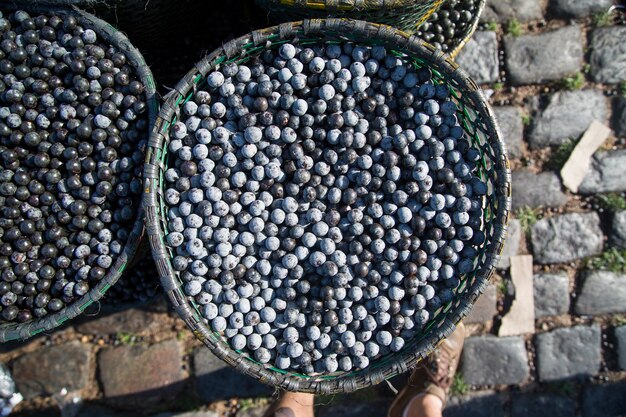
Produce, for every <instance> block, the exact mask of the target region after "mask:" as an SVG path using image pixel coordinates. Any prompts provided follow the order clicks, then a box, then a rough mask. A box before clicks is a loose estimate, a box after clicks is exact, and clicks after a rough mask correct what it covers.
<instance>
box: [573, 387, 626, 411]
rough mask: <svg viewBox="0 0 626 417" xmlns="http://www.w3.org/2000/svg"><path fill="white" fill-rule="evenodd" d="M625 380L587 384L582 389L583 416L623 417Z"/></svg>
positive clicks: (624, 409) (625, 398)
mask: <svg viewBox="0 0 626 417" xmlns="http://www.w3.org/2000/svg"><path fill="white" fill-rule="evenodd" d="M625 392H626V381H621V382H614V383H612V384H602V385H599V384H598V385H596V384H593V385H587V386H586V387H585V389H584V390H583V404H582V415H583V417H624V416H625V415H626V395H624V393H625Z"/></svg>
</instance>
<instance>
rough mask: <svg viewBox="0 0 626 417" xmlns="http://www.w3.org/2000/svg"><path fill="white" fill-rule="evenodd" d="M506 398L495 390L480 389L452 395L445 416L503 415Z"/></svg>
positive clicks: (485, 416)
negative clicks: (461, 394)
mask: <svg viewBox="0 0 626 417" xmlns="http://www.w3.org/2000/svg"><path fill="white" fill-rule="evenodd" d="M503 405H504V398H503V397H502V395H501V394H497V393H495V392H493V391H478V392H473V393H471V394H469V395H463V396H456V397H451V398H450V401H449V402H448V405H447V406H446V408H445V409H444V410H443V416H444V417H501V416H504V410H503Z"/></svg>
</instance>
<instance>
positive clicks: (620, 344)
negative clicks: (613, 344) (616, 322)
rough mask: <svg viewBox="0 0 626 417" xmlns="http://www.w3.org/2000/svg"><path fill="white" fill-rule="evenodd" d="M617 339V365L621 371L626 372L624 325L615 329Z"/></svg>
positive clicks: (625, 333) (625, 327) (625, 331)
mask: <svg viewBox="0 0 626 417" xmlns="http://www.w3.org/2000/svg"><path fill="white" fill-rule="evenodd" d="M615 338H616V339H617V363H618V364H619V367H620V369H621V370H622V371H626V325H625V326H620V327H617V328H615Z"/></svg>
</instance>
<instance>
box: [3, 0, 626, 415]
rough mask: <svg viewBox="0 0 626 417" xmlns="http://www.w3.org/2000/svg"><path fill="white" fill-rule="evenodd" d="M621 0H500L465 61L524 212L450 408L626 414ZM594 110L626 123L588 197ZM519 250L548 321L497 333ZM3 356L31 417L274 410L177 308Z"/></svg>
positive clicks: (541, 315)
mask: <svg viewBox="0 0 626 417" xmlns="http://www.w3.org/2000/svg"><path fill="white" fill-rule="evenodd" d="M610 3H611V1H609V0H584V1H582V0H580V1H578V0H577V1H567V0H545V1H539V0H488V5H487V9H486V11H485V14H484V16H483V18H482V24H481V27H480V28H479V31H478V33H477V34H476V36H475V38H474V40H472V41H471V42H470V43H469V44H468V46H467V48H466V49H465V50H464V52H463V53H462V54H461V56H460V57H459V58H458V60H459V62H460V63H461V64H462V65H463V66H464V67H465V69H466V70H468V72H470V73H471V74H472V75H473V76H474V77H475V78H476V80H478V81H479V82H480V83H482V84H483V86H484V88H485V91H486V93H487V94H488V95H489V96H490V100H491V102H492V104H493V106H494V111H495V114H496V115H497V117H498V119H499V122H500V124H501V128H502V132H503V133H504V139H505V141H506V143H507V146H508V148H509V154H510V156H511V159H512V160H511V165H512V168H513V195H514V197H513V207H514V209H515V214H514V221H513V222H512V223H511V225H510V226H509V227H510V231H511V233H510V236H511V237H510V239H509V241H508V242H507V244H506V247H505V250H504V255H505V256H504V257H503V259H502V261H501V262H500V264H499V271H498V274H497V276H496V277H495V278H494V282H493V284H492V285H490V286H489V287H488V289H487V291H486V292H485V294H484V295H483V296H482V297H481V298H480V299H479V301H478V303H477V304H476V308H475V309H474V311H473V312H472V313H471V315H470V316H469V317H468V318H467V320H466V323H467V324H468V336H469V337H468V339H467V342H466V349H465V352H464V354H463V361H462V362H463V363H462V365H461V368H460V369H461V374H462V376H461V377H459V378H458V379H457V381H456V383H455V386H454V393H455V395H454V396H453V398H452V399H451V401H450V404H449V407H448V408H447V410H446V411H445V413H444V415H445V416H447V417H451V416H463V417H472V416H490V417H498V416H511V417H521V416H523V417H532V416H550V417H561V416H563V417H565V416H577V415H578V416H582V417H594V416H602V417H605V416H618V415H626V395H624V394H626V271H625V268H626V265H625V264H626V261H625V259H624V258H625V257H626V252H624V248H625V247H626V211H625V209H626V200H624V192H626V149H625V148H626V146H625V145H626V98H621V97H619V95H620V94H626V91H624V90H626V84H621V83H622V82H623V81H624V80H626V47H625V46H624V45H626V44H625V43H624V39H626V27H623V26H607V27H598V24H597V23H594V22H602V21H603V19H600V18H599V17H601V16H600V15H598V13H602V12H603V11H604V10H606V9H607V7H608V6H609V5H610ZM605 20H606V19H605ZM512 21H513V22H514V23H519V27H520V29H521V30H520V32H521V33H513V30H512V29H511V28H513V27H514V26H515V25H513V24H511V22H512ZM509 31H510V32H511V33H508V32H509ZM577 74H578V75H577ZM594 119H598V120H600V121H601V122H603V123H606V124H608V125H609V126H610V127H611V128H612V129H613V130H614V131H615V134H614V135H612V136H611V137H610V138H609V141H608V142H607V143H606V144H605V145H604V146H603V148H602V149H601V150H599V151H598V152H597V153H596V155H595V156H594V159H593V163H592V167H591V170H590V172H589V174H588V175H587V176H586V178H585V180H584V181H583V183H582V185H581V187H580V191H579V194H578V195H577V194H572V193H570V192H569V191H567V190H566V189H564V187H563V186H562V183H561V178H560V175H559V170H560V167H561V166H562V164H563V162H564V159H563V158H564V156H565V157H566V156H567V150H568V149H569V150H571V146H569V144H570V143H571V141H576V140H578V139H579V138H580V136H581V135H582V133H583V132H584V131H585V130H586V129H587V127H588V126H589V123H590V122H591V121H592V120H594ZM518 254H532V255H533V257H534V263H535V265H534V267H533V283H534V296H533V297H534V306H535V307H534V309H535V311H534V312H535V317H536V320H535V326H534V332H531V333H522V334H516V335H513V336H507V337H497V336H496V335H497V334H498V330H499V327H500V326H501V323H502V317H503V316H504V315H505V314H506V312H507V310H508V308H510V305H511V301H512V299H513V298H514V297H515V288H513V286H512V284H511V282H510V271H509V268H510V258H511V257H512V256H515V255H518ZM590 259H591V260H590ZM604 269H609V270H610V271H607V270H604ZM521 301H522V302H523V300H521ZM529 304H530V303H529ZM0 360H1V361H2V362H4V363H7V364H8V365H9V366H10V367H11V369H12V371H13V373H14V377H15V379H16V381H17V383H18V387H19V389H20V391H21V392H22V393H23V394H24V396H25V397H26V401H25V402H24V403H23V404H21V405H20V407H19V413H18V414H17V415H20V416H35V415H37V416H40V415H50V416H56V415H59V411H58V406H57V405H56V403H57V401H55V400H54V399H53V398H52V396H53V395H54V394H57V393H58V392H59V391H60V389H61V388H62V387H65V388H67V389H68V390H70V391H72V392H73V393H75V394H77V395H80V396H81V398H82V399H83V400H84V401H85V406H84V408H83V409H82V411H81V412H80V413H79V414H78V415H79V416H95V417H103V416H107V417H120V416H130V415H151V416H153V415H159V416H160V417H164V416H168V417H170V416H171V417H173V416H177V417H201V416H202V417H209V416H210V417H217V416H234V415H236V416H237V417H246V416H248V417H252V416H261V415H262V411H263V409H264V408H263V407H264V406H265V405H266V404H267V402H268V401H267V400H266V399H267V398H269V397H271V395H272V390H271V389H270V388H268V387H266V386H264V385H261V384H258V383H255V382H254V381H252V380H251V379H249V378H247V377H244V376H242V375H239V374H238V373H236V372H234V371H232V370H231V369H229V368H228V367H226V366H225V365H224V364H223V363H222V362H220V361H219V360H217V359H215V358H214V357H212V356H211V355H210V354H209V353H208V352H207V351H206V349H204V348H203V347H202V346H200V344H199V343H198V342H197V341H196V340H195V339H194V338H193V336H192V335H191V334H190V332H189V331H187V329H186V328H185V327H184V325H183V323H181V321H180V320H178V319H177V318H176V317H175V316H174V315H173V314H172V313H168V312H167V311H166V308H165V307H164V304H159V305H158V308H156V309H154V308H150V309H147V310H141V309H139V310H135V309H133V310H127V311H123V312H117V313H114V314H108V315H104V314H102V313H101V314H100V315H97V316H96V317H86V318H85V319H84V322H82V323H75V324H73V325H72V326H70V327H67V328H65V329H64V330H62V331H60V332H56V333H54V334H51V335H46V336H42V337H39V338H36V339H34V340H32V341H29V342H27V343H24V344H9V345H6V346H0ZM404 378H406V376H404ZM402 382H403V378H402V377H398V378H395V379H394V380H392V381H391V383H392V384H393V385H394V386H396V387H398V388H399V387H401V385H402ZM253 397H254V398H257V399H255V400H251V399H250V398H253ZM392 397H393V393H392V391H391V390H390V389H389V388H388V387H387V385H386V384H381V385H379V386H377V387H373V388H370V389H366V390H362V391H360V392H357V393H353V394H350V395H345V396H335V397H322V398H319V399H318V402H319V403H320V406H319V407H318V410H317V415H318V416H333V417H336V416H349V417H351V416H359V417H370V416H372V417H374V416H382V415H384V414H385V410H386V407H387V406H388V404H389V403H390V401H391V399H392ZM259 398H261V399H260V400H259Z"/></svg>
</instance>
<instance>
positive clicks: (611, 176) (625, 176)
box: [578, 149, 626, 194]
mask: <svg viewBox="0 0 626 417" xmlns="http://www.w3.org/2000/svg"><path fill="white" fill-rule="evenodd" d="M612 191H626V149H618V150H615V151H598V152H596V153H595V154H594V156H593V159H592V161H591V169H590V170H589V172H588V173H587V175H585V178H584V179H583V182H582V184H580V187H579V188H578V192H579V193H580V194H595V193H607V192H612Z"/></svg>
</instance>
